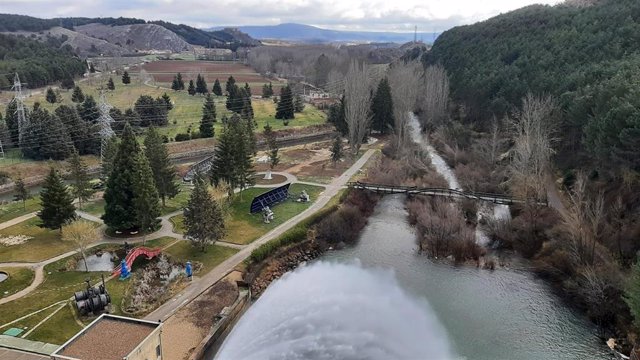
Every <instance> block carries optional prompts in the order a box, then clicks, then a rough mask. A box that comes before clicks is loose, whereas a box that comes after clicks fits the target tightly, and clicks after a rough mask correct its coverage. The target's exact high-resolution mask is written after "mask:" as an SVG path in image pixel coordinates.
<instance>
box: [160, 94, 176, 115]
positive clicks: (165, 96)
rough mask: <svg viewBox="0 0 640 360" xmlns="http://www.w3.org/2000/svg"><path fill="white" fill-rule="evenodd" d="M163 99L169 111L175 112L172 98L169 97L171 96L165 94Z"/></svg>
mask: <svg viewBox="0 0 640 360" xmlns="http://www.w3.org/2000/svg"><path fill="white" fill-rule="evenodd" d="M161 98H162V101H164V103H165V104H166V106H167V111H170V110H173V103H172V102H171V97H169V94H167V93H164V94H162V97H161Z"/></svg>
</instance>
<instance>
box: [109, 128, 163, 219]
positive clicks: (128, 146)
mask: <svg viewBox="0 0 640 360" xmlns="http://www.w3.org/2000/svg"><path fill="white" fill-rule="evenodd" d="M140 153H141V149H140V146H139V145H138V142H137V141H136V137H135V134H134V133H133V129H132V128H131V126H130V125H129V124H125V126H124V130H123V131H122V137H121V140H120V143H119V145H118V151H117V153H116V156H115V157H114V159H113V162H112V164H111V173H110V175H109V177H108V178H107V184H106V189H105V192H104V201H105V206H104V215H102V219H103V220H104V223H105V224H106V225H107V226H109V227H110V228H113V229H115V230H127V229H133V228H135V227H137V225H138V220H137V214H136V207H135V203H134V200H135V198H136V191H137V186H138V184H137V181H138V180H139V174H138V171H139V170H140V169H139V168H138V166H139V165H140V164H139V154H140ZM146 181H149V182H150V181H152V180H151V179H147V180H146Z"/></svg>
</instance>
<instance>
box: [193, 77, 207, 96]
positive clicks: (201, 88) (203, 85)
mask: <svg viewBox="0 0 640 360" xmlns="http://www.w3.org/2000/svg"><path fill="white" fill-rule="evenodd" d="M196 92H197V93H198V94H202V95H204V94H206V93H208V92H209V89H208V88H207V82H206V81H205V80H204V76H200V74H198V77H197V79H196Z"/></svg>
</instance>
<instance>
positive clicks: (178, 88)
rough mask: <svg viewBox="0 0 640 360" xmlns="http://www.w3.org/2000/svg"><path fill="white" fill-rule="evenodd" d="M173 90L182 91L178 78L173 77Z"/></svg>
mask: <svg viewBox="0 0 640 360" xmlns="http://www.w3.org/2000/svg"><path fill="white" fill-rule="evenodd" d="M171 90H173V91H178V90H180V85H179V84H178V76H177V75H176V76H174V77H173V81H172V82H171Z"/></svg>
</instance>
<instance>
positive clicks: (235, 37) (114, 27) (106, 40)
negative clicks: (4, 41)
mask: <svg viewBox="0 0 640 360" xmlns="http://www.w3.org/2000/svg"><path fill="white" fill-rule="evenodd" d="M0 32H2V33H9V34H21V35H25V36H29V37H34V38H37V39H39V40H43V41H46V40H47V39H49V38H57V39H58V40H60V42H61V43H62V44H64V45H70V46H71V47H72V48H73V50H74V51H75V52H76V53H77V54H79V55H81V56H96V55H100V54H102V55H107V56H119V55H126V54H132V53H136V52H144V51H148V50H168V51H173V52H179V51H183V50H191V49H192V45H199V46H205V47H217V48H229V49H232V50H235V49H237V48H238V47H240V46H256V45H259V44H260V42H259V41H256V40H255V39H253V38H251V37H250V36H248V35H247V34H244V33H241V32H239V31H237V30H235V29H222V30H218V31H204V30H200V29H196V28H193V27H191V26H188V25H183V24H180V25H176V24H172V23H168V22H165V21H153V22H147V21H145V20H141V19H134V18H122V17H120V18H78V17H75V18H54V19H39V18H34V17H31V16H24V15H14V14H0Z"/></svg>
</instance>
